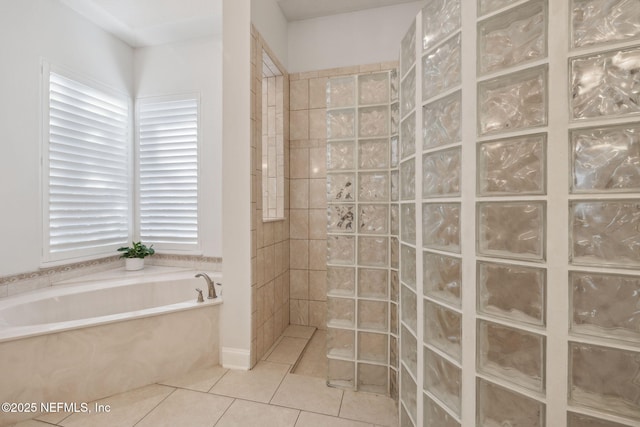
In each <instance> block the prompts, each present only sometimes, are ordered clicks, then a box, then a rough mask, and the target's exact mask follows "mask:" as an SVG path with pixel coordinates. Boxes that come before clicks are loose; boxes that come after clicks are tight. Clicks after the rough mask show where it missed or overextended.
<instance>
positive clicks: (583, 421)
mask: <svg viewBox="0 0 640 427" xmlns="http://www.w3.org/2000/svg"><path fill="white" fill-rule="evenodd" d="M567 427H625V426H624V425H623V424H618V423H614V422H613V421H606V420H601V419H598V418H593V417H590V416H588V415H583V414H577V413H575V412H567Z"/></svg>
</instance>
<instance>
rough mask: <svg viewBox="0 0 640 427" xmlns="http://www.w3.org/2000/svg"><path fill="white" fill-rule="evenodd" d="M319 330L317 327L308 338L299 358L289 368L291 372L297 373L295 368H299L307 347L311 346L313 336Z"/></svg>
mask: <svg viewBox="0 0 640 427" xmlns="http://www.w3.org/2000/svg"><path fill="white" fill-rule="evenodd" d="M317 331H318V328H315V330H314V331H313V333H312V334H311V336H310V337H309V338H307V342H306V344H305V345H304V347H303V349H302V351H301V352H300V354H299V355H298V358H297V359H296V361H295V362H294V363H293V365H291V369H290V370H289V373H291V374H295V370H296V369H298V365H299V364H300V361H301V360H302V358H303V357H304V355H305V353H306V352H307V349H308V348H309V344H310V343H311V340H312V339H313V337H314V336H315V335H316V332H317Z"/></svg>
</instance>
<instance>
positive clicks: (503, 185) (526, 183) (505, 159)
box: [478, 134, 547, 196]
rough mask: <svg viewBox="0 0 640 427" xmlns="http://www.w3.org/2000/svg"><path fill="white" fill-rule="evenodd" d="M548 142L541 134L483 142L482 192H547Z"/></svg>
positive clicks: (480, 150) (480, 147) (480, 155)
mask: <svg viewBox="0 0 640 427" xmlns="http://www.w3.org/2000/svg"><path fill="white" fill-rule="evenodd" d="M546 142H547V136H546V134H540V135H530V136H521V137H517V138H507V139H500V140H497V141H488V142H483V143H481V144H479V145H478V194H480V195H481V196H493V195H512V194H513V195H520V194H545V192H546V181H545V178H546Z"/></svg>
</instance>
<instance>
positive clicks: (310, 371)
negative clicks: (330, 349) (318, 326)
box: [293, 330, 327, 378]
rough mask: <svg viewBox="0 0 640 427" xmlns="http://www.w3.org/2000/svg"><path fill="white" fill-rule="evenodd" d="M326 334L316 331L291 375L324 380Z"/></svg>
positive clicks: (325, 374)
mask: <svg viewBox="0 0 640 427" xmlns="http://www.w3.org/2000/svg"><path fill="white" fill-rule="evenodd" d="M326 347H327V333H326V331H321V330H317V331H316V332H315V334H313V337H311V341H309V344H308V345H307V348H306V349H305V351H304V353H302V358H301V359H300V361H299V362H298V364H297V365H296V366H295V368H294V371H293V373H294V374H298V375H306V376H308V377H316V378H326V376H327V356H326V354H327V348H326Z"/></svg>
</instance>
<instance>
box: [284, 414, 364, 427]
mask: <svg viewBox="0 0 640 427" xmlns="http://www.w3.org/2000/svg"><path fill="white" fill-rule="evenodd" d="M296 427H373V424H367V423H361V422H360V421H353V420H345V419H343V418H336V417H330V416H328V415H320V414H314V413H313V412H305V411H302V412H300V416H299V417H298V422H297V423H296Z"/></svg>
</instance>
